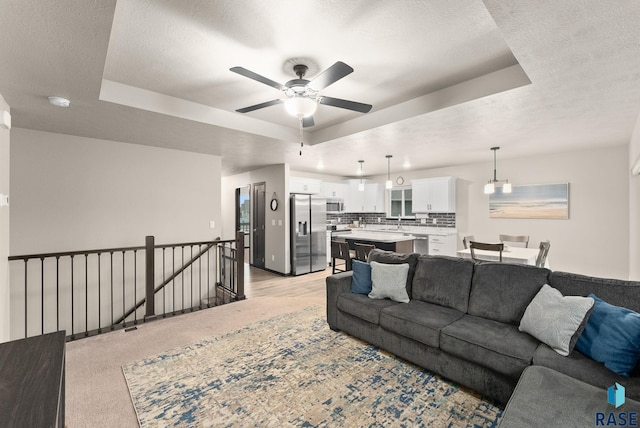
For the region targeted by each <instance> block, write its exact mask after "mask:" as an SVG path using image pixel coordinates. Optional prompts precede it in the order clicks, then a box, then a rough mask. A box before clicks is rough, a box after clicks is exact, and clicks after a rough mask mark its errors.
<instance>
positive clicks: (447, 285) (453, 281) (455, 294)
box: [412, 256, 474, 312]
mask: <svg viewBox="0 0 640 428" xmlns="http://www.w3.org/2000/svg"><path fill="white" fill-rule="evenodd" d="M473 265H474V263H473V261H472V260H469V259H461V258H457V257H446V256H420V257H418V266H417V267H416V274H415V276H414V277H413V286H412V288H413V290H412V291H413V294H412V298H413V299H417V300H422V301H423V302H429V303H435V304H438V305H441V306H446V307H449V308H453V309H457V310H459V311H462V312H467V307H468V306H469V291H470V290H471V278H472V277H473Z"/></svg>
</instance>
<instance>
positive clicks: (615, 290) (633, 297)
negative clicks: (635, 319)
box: [549, 272, 640, 312]
mask: <svg viewBox="0 0 640 428" xmlns="http://www.w3.org/2000/svg"><path fill="white" fill-rule="evenodd" d="M549 285H551V286H552V287H554V288H557V289H558V290H560V292H561V293H562V294H563V295H565V296H588V295H589V294H591V293H593V294H595V295H596V296H598V297H599V298H601V299H602V300H604V301H605V302H608V303H610V304H612V305H616V306H622V307H624V308H628V309H631V310H632V311H635V312H640V281H623V280H621V279H608V278H594V277H591V276H585V275H578V274H575V273H567V272H551V273H550V274H549Z"/></svg>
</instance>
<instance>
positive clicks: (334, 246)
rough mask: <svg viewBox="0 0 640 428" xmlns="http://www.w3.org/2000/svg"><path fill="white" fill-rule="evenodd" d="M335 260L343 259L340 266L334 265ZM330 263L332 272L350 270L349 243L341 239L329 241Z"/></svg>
mask: <svg viewBox="0 0 640 428" xmlns="http://www.w3.org/2000/svg"><path fill="white" fill-rule="evenodd" d="M336 259H337V260H344V263H341V265H340V268H338V266H336ZM331 264H332V265H333V273H334V274H335V273H336V272H347V271H350V270H351V255H350V254H349V244H347V243H346V242H341V241H331Z"/></svg>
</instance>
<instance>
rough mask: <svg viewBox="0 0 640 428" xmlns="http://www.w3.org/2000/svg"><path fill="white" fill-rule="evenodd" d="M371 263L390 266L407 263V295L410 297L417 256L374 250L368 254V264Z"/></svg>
mask: <svg viewBox="0 0 640 428" xmlns="http://www.w3.org/2000/svg"><path fill="white" fill-rule="evenodd" d="M371 262H378V263H387V264H391V265H398V264H402V263H407V264H408V265H409V273H408V274H407V295H408V296H411V284H412V283H413V276H414V275H415V273H416V265H417V264H418V254H415V253H411V254H406V253H395V252H393V251H384V250H380V249H378V248H374V249H373V250H371V252H370V253H369V263H371Z"/></svg>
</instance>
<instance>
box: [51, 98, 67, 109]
mask: <svg viewBox="0 0 640 428" xmlns="http://www.w3.org/2000/svg"><path fill="white" fill-rule="evenodd" d="M49 104H51V105H54V106H56V107H69V105H70V104H71V101H69V100H68V99H66V98H62V97H49Z"/></svg>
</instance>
